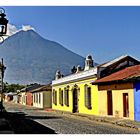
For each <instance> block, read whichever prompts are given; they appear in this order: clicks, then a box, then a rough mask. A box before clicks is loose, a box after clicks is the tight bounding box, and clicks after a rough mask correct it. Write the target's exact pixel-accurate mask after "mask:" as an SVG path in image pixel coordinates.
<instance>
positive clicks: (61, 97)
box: [59, 88, 63, 106]
mask: <svg viewBox="0 0 140 140" xmlns="http://www.w3.org/2000/svg"><path fill="white" fill-rule="evenodd" d="M59 104H60V105H61V106H63V90H61V88H60V89H59Z"/></svg>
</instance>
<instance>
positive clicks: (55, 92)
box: [53, 89, 57, 105]
mask: <svg viewBox="0 0 140 140" xmlns="http://www.w3.org/2000/svg"><path fill="white" fill-rule="evenodd" d="M53 104H55V105H57V91H56V90H54V89H53Z"/></svg>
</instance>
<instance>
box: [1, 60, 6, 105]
mask: <svg viewBox="0 0 140 140" xmlns="http://www.w3.org/2000/svg"><path fill="white" fill-rule="evenodd" d="M5 69H6V67H5V66H4V64H3V58H2V59H1V63H0V82H1V86H0V92H1V102H0V103H1V105H3V78H4V72H5Z"/></svg>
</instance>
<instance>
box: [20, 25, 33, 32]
mask: <svg viewBox="0 0 140 140" xmlns="http://www.w3.org/2000/svg"><path fill="white" fill-rule="evenodd" d="M22 30H23V31H28V30H35V29H34V28H33V27H32V26H31V25H22Z"/></svg>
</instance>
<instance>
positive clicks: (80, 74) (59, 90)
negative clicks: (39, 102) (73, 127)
mask: <svg viewBox="0 0 140 140" xmlns="http://www.w3.org/2000/svg"><path fill="white" fill-rule="evenodd" d="M137 64H140V62H139V61H137V60H136V59H134V58H132V57H130V56H127V55H126V56H121V57H119V58H116V59H114V60H112V61H109V62H106V63H104V64H101V65H97V66H94V62H93V59H92V56H90V55H88V56H87V57H86V59H85V67H84V68H81V67H80V66H79V65H78V66H77V68H76V71H75V73H72V74H70V75H68V76H63V74H62V73H61V72H60V71H57V72H56V76H55V80H53V81H52V94H53V98H52V108H53V109H54V110H61V111H68V112H73V113H75V112H77V113H83V114H91V115H99V114H100V112H99V108H100V106H99V105H100V104H101V102H100V101H101V100H100V96H99V94H98V85H92V83H93V82H94V81H95V80H97V79H100V78H103V77H105V76H108V75H110V74H112V73H114V72H117V71H119V70H121V69H124V68H126V67H129V66H133V65H137Z"/></svg>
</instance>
